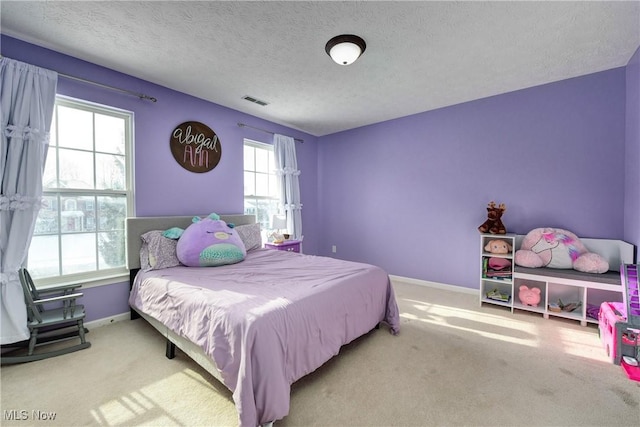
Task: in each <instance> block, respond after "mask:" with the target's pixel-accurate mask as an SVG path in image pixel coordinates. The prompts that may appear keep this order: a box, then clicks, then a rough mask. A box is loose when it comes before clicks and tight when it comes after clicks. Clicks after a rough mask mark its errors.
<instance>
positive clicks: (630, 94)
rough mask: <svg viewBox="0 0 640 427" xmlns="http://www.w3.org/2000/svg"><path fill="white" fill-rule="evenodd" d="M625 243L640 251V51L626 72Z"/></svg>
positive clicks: (638, 50) (633, 57) (632, 58)
mask: <svg viewBox="0 0 640 427" xmlns="http://www.w3.org/2000/svg"><path fill="white" fill-rule="evenodd" d="M626 77H627V88H626V89H627V90H626V103H627V109H626V113H627V116H626V119H627V121H626V124H627V126H626V135H625V136H626V144H625V180H624V182H625V200H624V239H625V240H626V241H627V242H630V243H633V244H634V245H636V248H638V247H640V47H639V48H638V49H636V52H635V54H634V55H633V56H632V57H631V60H630V61H629V63H628V64H627V68H626Z"/></svg>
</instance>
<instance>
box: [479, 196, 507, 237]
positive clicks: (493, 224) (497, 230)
mask: <svg viewBox="0 0 640 427" xmlns="http://www.w3.org/2000/svg"><path fill="white" fill-rule="evenodd" d="M506 210H507V207H506V205H505V204H504V203H500V204H499V205H496V202H494V201H493V200H492V201H491V202H489V204H488V205H487V220H486V221H485V222H484V223H483V224H482V225H481V226H480V227H478V231H479V232H481V233H491V234H507V229H506V227H505V226H504V224H503V223H502V219H501V218H502V214H503V213H504V212H505V211H506Z"/></svg>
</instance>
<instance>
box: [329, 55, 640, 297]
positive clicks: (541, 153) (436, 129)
mask: <svg viewBox="0 0 640 427" xmlns="http://www.w3.org/2000/svg"><path fill="white" fill-rule="evenodd" d="M624 152H625V69H624V68H617V69H613V70H609V71H604V72H600V73H596V74H591V75H587V76H583V77H578V78H573V79H569V80H564V81H560V82H557V83H552V84H547V85H543V86H538V87H534V88H530V89H525V90H520V91H516V92H511V93H506V94H503V95H498V96H494V97H489V98H485V99H480V100H477V101H473V102H468V103H464V104H459V105H455V106H452V107H448V108H442V109H439V110H434V111H429V112H425V113H421V114H416V115H412V116H408V117H403V118H400V119H396V120H391V121H387V122H383V123H378V124H374V125H370V126H366V127H362V128H359V129H354V130H350V131H345V132H341V133H337V134H334V135H330V136H326V137H322V138H321V139H320V144H319V149H318V156H319V171H320V175H319V188H320V206H321V207H322V221H321V228H322V229H323V230H324V232H323V234H322V236H321V239H320V241H319V244H320V246H319V254H320V255H332V254H331V247H332V245H335V246H337V253H336V254H335V255H334V256H337V257H340V258H344V259H350V260H355V261H364V262H369V263H373V264H377V265H380V266H381V267H383V268H385V269H386V270H387V271H388V272H389V273H390V274H394V275H400V276H405V277H411V278H416V279H422V280H427V281H434V282H440V283H448V284H453V285H458V286H462V287H467V288H477V287H478V274H479V270H480V261H479V256H478V254H479V251H480V243H479V233H478V231H477V227H478V226H479V225H480V224H482V223H483V222H484V220H485V219H486V210H485V207H486V204H487V203H488V202H489V201H491V200H495V201H496V202H503V203H506V205H507V211H506V213H505V215H504V217H503V220H504V223H505V225H506V227H507V230H508V231H509V232H515V233H519V234H524V233H526V232H528V231H529V230H531V229H533V228H536V227H543V226H548V227H560V228H566V229H568V230H571V231H573V232H574V233H576V234H577V235H578V236H582V237H606V238H613V239H621V238H623V235H624V233H623V209H622V207H623V204H624V182H625V172H624V167H625V160H624ZM633 221H634V222H635V223H636V225H637V222H638V219H637V217H635V219H634V220H633Z"/></svg>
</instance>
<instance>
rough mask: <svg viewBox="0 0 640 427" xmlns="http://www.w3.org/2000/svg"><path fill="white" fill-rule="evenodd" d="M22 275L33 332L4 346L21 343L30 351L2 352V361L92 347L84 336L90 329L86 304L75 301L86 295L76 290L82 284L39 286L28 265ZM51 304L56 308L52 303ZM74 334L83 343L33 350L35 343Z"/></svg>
mask: <svg viewBox="0 0 640 427" xmlns="http://www.w3.org/2000/svg"><path fill="white" fill-rule="evenodd" d="M19 275H20V283H21V284H22V290H23V291H24V301H25V304H26V305H27V326H28V327H29V332H30V334H31V336H30V338H29V340H28V341H22V342H19V343H14V344H6V345H3V346H2V348H3V350H4V349H5V348H21V347H28V350H27V354H22V355H13V354H12V353H13V351H11V352H8V353H3V354H2V358H1V362H2V364H3V365H7V364H12V363H23V362H33V361H36V360H42V359H46V358H49V357H54V356H60V355H62V354H67V353H71V352H74V351H78V350H82V349H85V348H89V347H90V346H91V343H90V342H87V341H86V339H85V333H86V332H88V331H87V330H86V329H85V328H84V318H85V311H84V306H83V305H80V304H76V299H78V298H80V297H81V296H82V295H83V294H82V293H80V292H76V290H77V289H78V288H80V287H81V285H69V286H58V287H55V288H47V289H36V287H35V285H34V284H33V280H32V279H31V275H30V274H29V272H28V271H27V270H26V269H24V268H22V269H20V271H19ZM45 304H47V307H45ZM52 304H53V305H54V306H55V308H51V307H50V306H51V305H52ZM60 304H61V305H60ZM73 338H79V339H80V343H79V344H76V345H73V346H68V347H64V348H58V349H55V350H51V351H43V352H39V353H34V350H35V348H36V346H40V345H44V344H52V343H55V342H60V341H64V340H69V339H73ZM16 351H17V350H16Z"/></svg>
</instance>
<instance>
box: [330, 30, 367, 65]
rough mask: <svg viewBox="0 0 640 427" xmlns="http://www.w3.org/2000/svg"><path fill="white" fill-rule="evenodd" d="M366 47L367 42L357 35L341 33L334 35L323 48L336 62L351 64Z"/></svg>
mask: <svg viewBox="0 0 640 427" xmlns="http://www.w3.org/2000/svg"><path fill="white" fill-rule="evenodd" d="M366 48H367V44H366V43H365V42H364V40H362V38H360V37H358V36H354V35H353V34H342V35H340V36H335V37H334V38H332V39H331V40H329V41H328V42H327V45H326V46H325V47H324V50H325V51H326V52H327V55H329V56H330V57H331V59H333V60H334V61H335V62H336V64H340V65H349V64H353V63H354V62H355V60H356V59H358V58H359V57H360V55H362V54H363V53H364V51H365V49H366Z"/></svg>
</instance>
